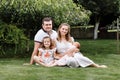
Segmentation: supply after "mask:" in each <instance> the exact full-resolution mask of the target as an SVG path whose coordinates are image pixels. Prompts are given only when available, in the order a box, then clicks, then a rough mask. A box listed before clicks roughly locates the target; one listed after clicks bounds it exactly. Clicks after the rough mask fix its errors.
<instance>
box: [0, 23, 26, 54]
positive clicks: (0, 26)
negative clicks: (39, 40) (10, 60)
mask: <svg viewBox="0 0 120 80" xmlns="http://www.w3.org/2000/svg"><path fill="white" fill-rule="evenodd" d="M27 40H28V38H27V37H26V36H25V35H24V33H23V30H21V29H19V28H17V27H16V26H15V25H11V24H9V25H8V24H5V23H4V22H2V21H0V56H3V55H4V56H5V55H9V54H8V53H7V52H9V53H10V52H11V53H12V55H11V56H14V54H16V53H18V49H19V48H21V49H23V50H22V51H23V52H24V49H26V48H27V45H26V41H27ZM19 50H20V49H19ZM13 51H14V52H13ZM22 51H21V52H22ZM19 53H20V52H19ZM9 56H10V55H9Z"/></svg>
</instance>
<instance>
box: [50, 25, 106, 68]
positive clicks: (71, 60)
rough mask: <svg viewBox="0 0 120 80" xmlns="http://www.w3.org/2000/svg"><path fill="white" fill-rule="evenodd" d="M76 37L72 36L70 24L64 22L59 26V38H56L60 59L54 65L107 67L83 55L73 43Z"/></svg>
mask: <svg viewBox="0 0 120 80" xmlns="http://www.w3.org/2000/svg"><path fill="white" fill-rule="evenodd" d="M73 43H74V39H73V38H72V37H71V36H70V25H69V24H67V23H62V24H61V25H60V26H59V28H58V38H57V40H56V48H57V52H58V55H57V58H59V60H58V61H57V62H55V63H54V65H52V66H55V65H58V66H64V65H67V66H69V67H88V66H92V67H97V68H107V66H105V65H98V64H96V63H94V62H93V61H92V60H90V59H89V58H87V57H85V56H83V55H82V54H81V53H80V52H78V49H77V48H76V47H75V46H74V45H73Z"/></svg>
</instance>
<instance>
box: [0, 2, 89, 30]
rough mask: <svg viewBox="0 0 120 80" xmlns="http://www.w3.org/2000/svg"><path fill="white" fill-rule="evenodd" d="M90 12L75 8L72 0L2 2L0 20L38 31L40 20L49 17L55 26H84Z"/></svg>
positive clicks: (0, 4)
mask: <svg viewBox="0 0 120 80" xmlns="http://www.w3.org/2000/svg"><path fill="white" fill-rule="evenodd" d="M90 14H91V12H90V11H88V10H85V9H84V8H83V7H82V6H81V7H77V6H76V5H75V4H74V3H73V2H72V0H2V1H1V3H0V18H1V19H2V20H3V21H4V22H7V23H14V24H16V25H18V26H20V27H23V28H25V29H26V30H27V31H29V30H33V31H35V30H38V28H39V26H40V24H41V19H42V18H43V17H45V16H51V17H53V19H54V23H55V26H58V25H59V24H60V23H61V22H68V23H69V24H71V25H78V24H80V25H85V24H87V23H88V22H89V20H90V19H89V16H90Z"/></svg>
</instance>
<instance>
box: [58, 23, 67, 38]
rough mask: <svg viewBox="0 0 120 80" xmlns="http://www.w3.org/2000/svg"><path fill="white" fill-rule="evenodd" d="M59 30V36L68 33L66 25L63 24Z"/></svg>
mask: <svg viewBox="0 0 120 80" xmlns="http://www.w3.org/2000/svg"><path fill="white" fill-rule="evenodd" d="M59 31H60V34H61V36H65V35H66V34H67V33H68V26H65V25H63V26H62V27H61V28H60V30H59Z"/></svg>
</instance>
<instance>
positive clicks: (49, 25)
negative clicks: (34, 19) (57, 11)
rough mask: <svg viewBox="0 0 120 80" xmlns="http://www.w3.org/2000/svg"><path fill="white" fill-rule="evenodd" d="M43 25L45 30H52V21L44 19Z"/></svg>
mask: <svg viewBox="0 0 120 80" xmlns="http://www.w3.org/2000/svg"><path fill="white" fill-rule="evenodd" d="M42 27H43V29H44V30H45V31H47V32H49V31H51V30H52V21H44V22H43V24H42Z"/></svg>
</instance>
